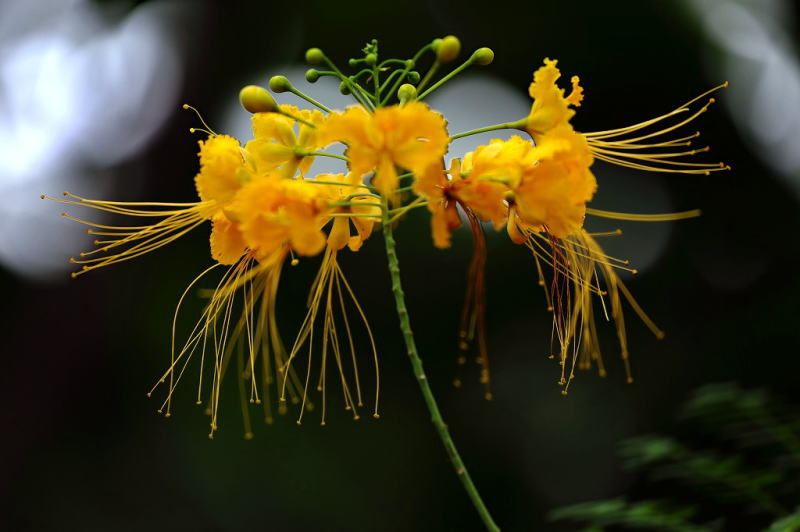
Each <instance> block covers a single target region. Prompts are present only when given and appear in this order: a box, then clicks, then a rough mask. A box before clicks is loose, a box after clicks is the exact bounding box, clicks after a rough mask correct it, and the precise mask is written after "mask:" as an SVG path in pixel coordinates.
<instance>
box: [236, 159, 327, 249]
mask: <svg viewBox="0 0 800 532" xmlns="http://www.w3.org/2000/svg"><path fill="white" fill-rule="evenodd" d="M231 210H232V211H233V213H234V216H235V217H236V219H237V220H238V222H239V228H240V230H241V232H242V236H243V238H244V242H245V243H246V244H247V247H248V248H250V249H251V250H252V251H253V253H254V254H255V257H256V258H257V259H258V260H259V261H267V262H269V261H270V260H271V259H274V257H275V256H276V254H280V252H281V251H282V250H285V249H287V248H291V249H293V250H294V251H296V252H297V253H299V254H300V255H306V256H310V255H316V254H317V253H319V252H320V251H322V249H323V248H324V247H325V234H324V233H323V232H322V231H321V227H322V218H321V216H322V215H323V214H324V213H326V212H327V210H328V207H327V200H326V198H325V197H324V196H323V195H322V193H321V191H320V189H319V187H318V186H315V185H312V184H310V183H308V182H306V181H305V180H295V179H281V178H279V177H277V176H275V175H267V176H264V177H259V178H256V179H253V180H252V181H250V182H248V183H247V184H245V185H244V186H243V187H242V188H241V189H240V190H239V192H238V193H237V194H236V198H235V200H234V203H233V205H232V207H231Z"/></svg>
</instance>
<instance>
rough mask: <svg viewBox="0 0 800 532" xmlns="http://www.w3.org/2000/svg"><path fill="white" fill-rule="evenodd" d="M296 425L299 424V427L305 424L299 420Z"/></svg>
mask: <svg viewBox="0 0 800 532" xmlns="http://www.w3.org/2000/svg"><path fill="white" fill-rule="evenodd" d="M295 423H297V424H298V425H302V424H303V422H302V421H300V420H299V419H298V420H297V421H295Z"/></svg>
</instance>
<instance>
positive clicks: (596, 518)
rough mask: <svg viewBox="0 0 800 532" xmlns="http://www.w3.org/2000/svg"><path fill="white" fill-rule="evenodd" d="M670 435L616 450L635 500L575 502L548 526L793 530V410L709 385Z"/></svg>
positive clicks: (797, 422) (799, 429) (797, 460)
mask: <svg viewBox="0 0 800 532" xmlns="http://www.w3.org/2000/svg"><path fill="white" fill-rule="evenodd" d="M674 431H675V435H674V436H658V435H647V436H638V437H635V438H629V439H626V440H624V441H623V442H622V444H621V445H620V455H621V456H622V457H623V458H624V461H625V466H626V467H627V468H629V469H633V470H635V471H637V472H638V473H639V474H640V476H641V477H642V482H643V483H644V484H645V486H644V487H643V488H642V490H640V492H641V493H643V494H645V498H643V499H640V500H636V501H630V500H626V499H624V498H615V499H607V500H599V501H592V502H585V503H581V504H576V505H572V506H566V507H562V508H559V509H556V510H554V511H553V512H551V514H550V518H551V519H552V520H555V521H562V520H569V521H576V522H583V523H587V524H588V527H587V528H585V529H584V530H587V531H596V530H605V529H606V528H611V529H616V528H619V527H622V528H624V529H631V530H644V529H653V530H672V531H680V532H699V531H712V530H767V531H781V532H789V531H795V530H800V507H796V505H797V504H798V502H799V501H800V485H799V484H798V479H799V478H800V476H799V475H798V468H799V466H800V437H798V435H799V434H800V416H798V413H797V411H796V409H792V408H789V407H787V406H785V405H783V404H781V403H780V402H778V401H777V400H775V399H773V398H771V397H770V396H768V395H767V394H766V393H764V392H762V391H745V390H742V389H740V388H739V387H738V386H737V385H735V384H712V385H707V386H704V387H702V388H700V389H698V390H697V391H696V392H695V393H694V394H693V395H692V396H691V397H690V399H689V400H688V401H687V403H686V404H685V405H684V408H683V410H682V413H681V415H680V418H679V423H678V424H677V425H676V426H675V427H674ZM651 493H652V498H650V497H648V496H649V495H650V494H651ZM795 507H796V509H795V510H794V511H791V510H788V509H791V508H795ZM787 508H788V509H787Z"/></svg>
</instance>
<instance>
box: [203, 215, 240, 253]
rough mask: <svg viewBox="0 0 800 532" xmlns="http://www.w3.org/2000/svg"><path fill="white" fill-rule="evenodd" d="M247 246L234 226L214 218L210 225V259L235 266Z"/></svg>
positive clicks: (223, 219) (221, 217) (226, 221)
mask: <svg viewBox="0 0 800 532" xmlns="http://www.w3.org/2000/svg"><path fill="white" fill-rule="evenodd" d="M246 248H247V246H246V245H245V243H244V238H243V237H242V233H241V232H240V231H239V228H238V227H237V226H236V224H234V223H232V222H231V221H229V220H228V219H227V218H225V217H224V216H216V217H215V218H214V220H213V221H212V225H211V257H212V258H213V259H214V260H215V261H217V262H219V263H220V264H235V263H236V262H237V261H238V260H239V259H240V258H241V256H242V255H244V253H245V251H246Z"/></svg>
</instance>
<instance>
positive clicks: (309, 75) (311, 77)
mask: <svg viewBox="0 0 800 532" xmlns="http://www.w3.org/2000/svg"><path fill="white" fill-rule="evenodd" d="M318 79H319V70H317V69H315V68H309V69H308V70H306V81H307V82H309V83H316V82H317V80H318Z"/></svg>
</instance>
